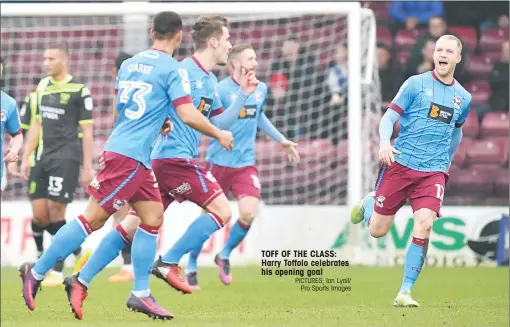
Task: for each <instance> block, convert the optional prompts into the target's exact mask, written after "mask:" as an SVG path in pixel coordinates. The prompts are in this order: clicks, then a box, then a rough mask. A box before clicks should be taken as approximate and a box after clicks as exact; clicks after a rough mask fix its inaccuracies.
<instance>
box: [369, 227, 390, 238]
mask: <svg viewBox="0 0 510 327" xmlns="http://www.w3.org/2000/svg"><path fill="white" fill-rule="evenodd" d="M369 231H370V235H371V236H372V237H373V238H380V237H384V236H386V234H387V233H388V231H387V230H384V229H383V228H380V227H373V225H370V227H369Z"/></svg>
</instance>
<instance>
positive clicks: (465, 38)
mask: <svg viewBox="0 0 510 327" xmlns="http://www.w3.org/2000/svg"><path fill="white" fill-rule="evenodd" d="M448 29H449V30H450V31H451V32H452V33H453V34H455V35H457V37H459V38H460V40H461V41H462V44H463V46H465V47H466V48H467V49H468V50H469V51H470V52H473V51H475V50H476V46H477V43H478V42H477V41H478V37H477V34H476V29H475V28H474V27H465V26H451V27H448Z"/></svg>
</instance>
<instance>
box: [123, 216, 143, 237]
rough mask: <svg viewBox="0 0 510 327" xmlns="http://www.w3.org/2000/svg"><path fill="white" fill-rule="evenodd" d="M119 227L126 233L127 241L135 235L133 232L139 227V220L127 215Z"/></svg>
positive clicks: (136, 217)
mask: <svg viewBox="0 0 510 327" xmlns="http://www.w3.org/2000/svg"><path fill="white" fill-rule="evenodd" d="M120 225H121V226H122V228H123V229H124V231H126V234H127V235H128V237H129V239H131V240H132V239H133V236H134V235H135V232H136V230H137V228H138V226H140V218H138V216H136V215H128V216H127V217H126V218H125V219H124V220H123V221H122V222H121V223H120Z"/></svg>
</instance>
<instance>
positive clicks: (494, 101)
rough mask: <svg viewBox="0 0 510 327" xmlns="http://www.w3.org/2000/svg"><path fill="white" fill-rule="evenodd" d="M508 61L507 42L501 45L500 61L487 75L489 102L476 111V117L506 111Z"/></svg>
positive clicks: (508, 49) (508, 86)
mask: <svg viewBox="0 0 510 327" xmlns="http://www.w3.org/2000/svg"><path fill="white" fill-rule="evenodd" d="M509 59H510V45H509V42H508V41H506V42H503V44H502V45H501V59H500V60H499V61H498V62H497V63H495V64H494V67H493V68H492V71H491V72H490V74H489V83H490V85H491V91H492V92H491V97H490V99H489V101H488V102H487V103H486V104H484V105H482V106H480V107H479V108H478V109H477V112H478V117H479V118H480V119H482V118H483V115H484V114H485V113H486V112H488V111H508V107H509V102H508V91H509V90H510V84H509V76H508V69H509V68H510V67H509V64H508V61H509Z"/></svg>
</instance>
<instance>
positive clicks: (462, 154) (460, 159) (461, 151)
mask: <svg viewBox="0 0 510 327" xmlns="http://www.w3.org/2000/svg"><path fill="white" fill-rule="evenodd" d="M468 140H469V139H468ZM469 143H470V142H466V140H462V142H461V143H460V145H459V148H458V149H457V152H455V156H454V157H453V162H452V164H453V165H455V166H456V167H463V166H464V165H465V163H466V161H467V160H466V159H467V148H468V146H469Z"/></svg>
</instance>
